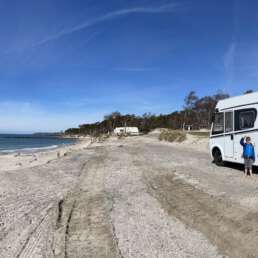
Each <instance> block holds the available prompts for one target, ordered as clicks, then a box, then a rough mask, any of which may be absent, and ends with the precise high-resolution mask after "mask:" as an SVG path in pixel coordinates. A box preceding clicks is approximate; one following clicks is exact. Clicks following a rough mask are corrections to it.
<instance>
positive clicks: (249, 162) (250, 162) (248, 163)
mask: <svg viewBox="0 0 258 258" xmlns="http://www.w3.org/2000/svg"><path fill="white" fill-rule="evenodd" d="M253 163H254V161H253V160H252V159H245V168H248V169H251V168H252V166H253Z"/></svg>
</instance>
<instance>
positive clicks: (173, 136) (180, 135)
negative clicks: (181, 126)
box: [159, 130, 186, 142]
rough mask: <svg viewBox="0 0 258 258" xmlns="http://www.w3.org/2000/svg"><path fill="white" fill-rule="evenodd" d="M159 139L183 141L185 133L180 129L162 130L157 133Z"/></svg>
mask: <svg viewBox="0 0 258 258" xmlns="http://www.w3.org/2000/svg"><path fill="white" fill-rule="evenodd" d="M159 140H160V141H168V142H183V141H185V140H186V133H185V132H182V131H174V130H164V131H163V132H161V133H160V135H159Z"/></svg>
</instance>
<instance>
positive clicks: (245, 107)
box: [210, 93, 258, 165]
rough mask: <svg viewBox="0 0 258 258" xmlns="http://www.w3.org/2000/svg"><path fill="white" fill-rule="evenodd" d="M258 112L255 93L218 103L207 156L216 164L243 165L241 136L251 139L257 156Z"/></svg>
mask: <svg viewBox="0 0 258 258" xmlns="http://www.w3.org/2000/svg"><path fill="white" fill-rule="evenodd" d="M257 110H258V93H250V94H246V95H242V96H239V97H232V98H228V99H225V100H221V101H219V102H218V104H217V106H216V112H215V115H214V120H213V125H212V129H211V134H210V153H211V156H212V158H213V159H214V162H215V163H216V164H217V165H223V163H224V161H229V162H235V163H244V160H243V158H242V153H243V147H242V146H241V145H240V140H241V138H242V137H244V136H250V137H251V138H252V142H253V143H254V147H255V153H256V155H257V154H258V149H257V147H256V146H258V121H257ZM256 160H257V159H256ZM254 165H258V162H257V161H256V162H255V163H254Z"/></svg>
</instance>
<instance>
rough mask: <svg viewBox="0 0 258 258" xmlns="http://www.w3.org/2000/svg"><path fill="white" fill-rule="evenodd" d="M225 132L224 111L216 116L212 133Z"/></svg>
mask: <svg viewBox="0 0 258 258" xmlns="http://www.w3.org/2000/svg"><path fill="white" fill-rule="evenodd" d="M220 133H224V113H216V114H215V117H214V123H213V129H212V134H220Z"/></svg>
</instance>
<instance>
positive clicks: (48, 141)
mask: <svg viewBox="0 0 258 258" xmlns="http://www.w3.org/2000/svg"><path fill="white" fill-rule="evenodd" d="M73 143H75V139H69V138H61V137H57V136H45V135H33V134H32V135H28V134H26V135H25V134H0V153H2V154H3V153H10V152H34V151H40V150H48V149H54V148H57V147H59V146H62V145H67V144H73Z"/></svg>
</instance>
